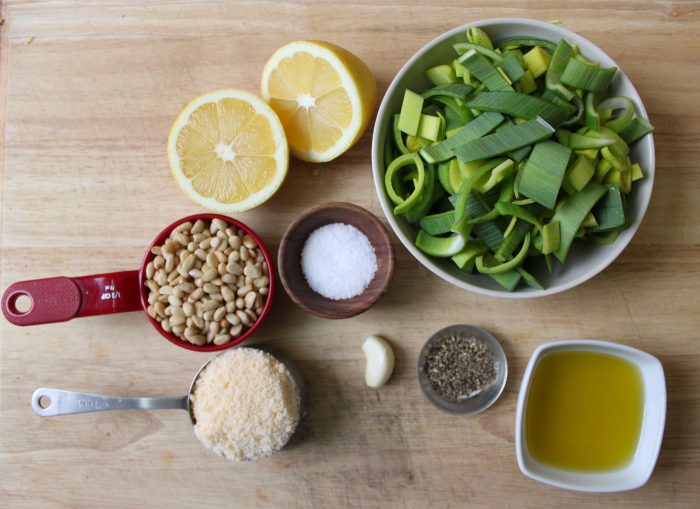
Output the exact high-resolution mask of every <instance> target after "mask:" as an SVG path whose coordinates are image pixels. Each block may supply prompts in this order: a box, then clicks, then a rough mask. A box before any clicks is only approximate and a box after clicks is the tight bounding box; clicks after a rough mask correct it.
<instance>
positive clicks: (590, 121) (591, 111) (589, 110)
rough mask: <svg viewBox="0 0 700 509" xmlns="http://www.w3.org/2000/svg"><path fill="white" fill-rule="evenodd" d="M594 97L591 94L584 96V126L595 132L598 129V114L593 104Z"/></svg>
mask: <svg viewBox="0 0 700 509" xmlns="http://www.w3.org/2000/svg"><path fill="white" fill-rule="evenodd" d="M595 100H596V96H595V94H594V93H593V92H588V93H587V94H586V99H585V104H586V126H588V127H589V128H590V129H595V130H596V131H597V130H598V129H600V114H599V113H598V109H597V108H596V104H595Z"/></svg>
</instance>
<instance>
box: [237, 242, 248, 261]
mask: <svg viewBox="0 0 700 509" xmlns="http://www.w3.org/2000/svg"><path fill="white" fill-rule="evenodd" d="M238 253H239V254H240V255H241V260H243V261H244V262H245V261H247V260H248V259H249V258H250V253H249V252H248V248H247V247H245V246H241V248H240V249H239V250H238Z"/></svg>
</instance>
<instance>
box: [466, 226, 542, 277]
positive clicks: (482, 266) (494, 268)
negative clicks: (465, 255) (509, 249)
mask: <svg viewBox="0 0 700 509" xmlns="http://www.w3.org/2000/svg"><path fill="white" fill-rule="evenodd" d="M529 249H530V232H528V233H526V234H525V240H523V245H522V247H521V248H520V251H518V254H517V255H515V256H514V257H513V258H512V259H511V260H508V261H507V262H503V263H500V264H497V265H488V262H489V261H491V260H489V259H488V258H487V259H486V260H485V259H484V256H478V257H477V258H476V270H478V271H479V272H481V273H482V274H502V273H504V272H508V271H510V270H515V269H516V268H518V267H519V266H520V265H521V264H522V263H523V261H524V260H525V257H526V256H527V252H528V250H529ZM489 258H490V257H489Z"/></svg>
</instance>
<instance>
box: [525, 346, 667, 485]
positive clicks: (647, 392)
mask: <svg viewBox="0 0 700 509" xmlns="http://www.w3.org/2000/svg"><path fill="white" fill-rule="evenodd" d="M565 350H569V351H592V352H600V353H606V354H610V355H615V356H618V357H620V358H622V359H625V360H627V361H629V362H631V363H632V364H634V365H635V366H637V368H638V369H639V372H640V373H641V376H642V386H643V391H644V410H643V416H642V429H641V432H640V436H639V443H638V444H637V450H636V451H635V454H634V456H633V458H632V460H631V461H630V462H629V463H628V464H627V465H625V466H624V467H622V468H619V469H617V470H609V471H605V472H599V473H588V472H574V471H569V470H563V469H559V468H553V467H550V466H548V465H544V464H542V463H540V462H539V461H537V460H536V459H534V458H533V457H532V456H531V455H530V452H529V449H528V446H527V439H526V434H525V409H526V408H527V399H528V393H529V390H530V383H531V382H532V375H533V374H534V372H535V369H536V368H537V366H538V364H539V362H540V361H541V360H542V358H543V357H544V356H546V355H548V354H550V353H553V352H561V351H565ZM665 422H666V381H665V378H664V370H663V367H662V366H661V362H659V360H658V359H657V358H656V357H654V356H652V355H650V354H648V353H646V352H642V351H641V350H637V349H636V348H631V347H629V346H625V345H620V344H618V343H611V342H609V341H599V340H593V339H575V340H569V341H554V342H552V343H546V344H543V345H540V346H538V347H537V348H536V349H535V351H534V352H533V354H532V357H530V362H529V363H528V365H527V369H526V370H525V375H524V376H523V382H522V385H521V386H520V394H519V396H518V406H517V413H516V418H515V451H516V455H517V457H518V466H519V467H520V470H521V471H522V473H523V474H525V475H527V476H528V477H531V478H533V479H535V480H537V481H540V482H543V483H546V484H551V485H552V486H557V487H559V488H566V489H570V490H576V491H589V492H610V491H625V490H631V489H634V488H639V487H640V486H642V485H644V483H646V482H647V480H648V479H649V477H650V476H651V473H652V471H653V470H654V465H655V464H656V459H657V457H658V456H659V450H660V449H661V440H662V438H663V434H664V424H665Z"/></svg>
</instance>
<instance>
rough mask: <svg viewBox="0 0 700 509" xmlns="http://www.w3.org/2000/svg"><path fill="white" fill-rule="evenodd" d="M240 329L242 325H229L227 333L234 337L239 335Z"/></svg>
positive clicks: (241, 329)
mask: <svg viewBox="0 0 700 509" xmlns="http://www.w3.org/2000/svg"><path fill="white" fill-rule="evenodd" d="M242 331H243V325H241V324H238V325H234V326H233V327H231V330H230V331H229V334H230V335H231V337H232V338H235V337H238V336H240V335H241V332H242Z"/></svg>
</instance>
